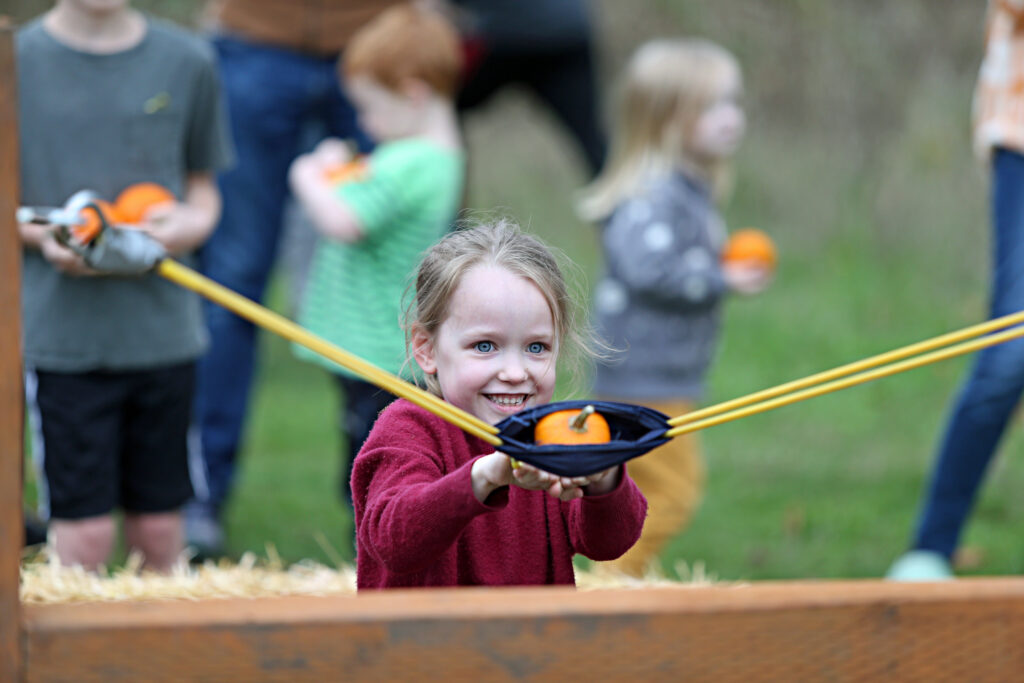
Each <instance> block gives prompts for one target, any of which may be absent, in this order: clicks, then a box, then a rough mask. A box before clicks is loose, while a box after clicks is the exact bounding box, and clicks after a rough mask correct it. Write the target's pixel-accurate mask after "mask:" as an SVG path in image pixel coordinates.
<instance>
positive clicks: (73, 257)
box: [39, 226, 99, 275]
mask: <svg viewBox="0 0 1024 683" xmlns="http://www.w3.org/2000/svg"><path fill="white" fill-rule="evenodd" d="M50 227H51V228H52V229H51V230H50V231H49V232H48V233H47V234H46V235H45V236H43V237H42V238H41V240H40V242H39V251H40V252H41V253H42V255H43V258H45V259H46V260H47V261H49V262H50V265H52V266H53V267H54V268H55V269H57V270H58V271H60V272H61V273H64V274H65V275H98V274H99V272H98V271H96V270H93V269H92V268H90V267H89V266H88V265H87V264H86V263H85V259H83V258H82V257H81V256H79V255H78V254H76V253H75V252H74V251H72V250H71V249H70V248H69V247H67V246H65V245H63V244H61V243H60V242H58V241H57V235H56V230H57V227H56V226H50Z"/></svg>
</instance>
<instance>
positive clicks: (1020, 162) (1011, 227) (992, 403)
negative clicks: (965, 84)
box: [914, 149, 1024, 557]
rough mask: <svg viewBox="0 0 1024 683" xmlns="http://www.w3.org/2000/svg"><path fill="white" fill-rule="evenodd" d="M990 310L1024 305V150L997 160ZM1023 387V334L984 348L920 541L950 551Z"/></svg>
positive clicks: (950, 436)
mask: <svg viewBox="0 0 1024 683" xmlns="http://www.w3.org/2000/svg"><path fill="white" fill-rule="evenodd" d="M991 211H992V225H993V230H994V235H993V243H992V248H993V272H992V281H991V285H990V286H991V301H990V315H991V317H998V316H1002V315H1006V314H1008V313H1013V312H1016V311H1019V310H1022V309H1024V156H1022V155H1021V154H1019V153H1017V152H1013V151H1010V150H1006V149H996V150H995V153H994V156H993V161H992V204H991ZM1022 391H1024V340H1020V339H1016V340H1013V341H1010V342H1005V343H1003V344H998V345H996V346H993V347H989V348H987V349H984V350H982V351H980V352H979V354H978V356H977V358H976V359H975V362H974V365H973V367H972V369H971V372H970V375H969V376H968V377H967V380H966V382H965V383H964V385H963V388H962V389H961V391H960V394H959V396H958V398H957V400H956V402H955V403H954V405H953V410H952V414H951V415H950V418H949V421H948V423H947V427H946V432H945V435H944V436H943V439H942V442H941V445H940V447H939V453H938V458H937V462H936V465H935V470H934V471H933V473H932V479H931V484H930V487H929V489H928V494H927V498H926V499H925V501H924V505H923V508H922V511H921V515H920V518H919V520H918V526H917V531H916V536H915V539H914V547H915V548H918V549H923V550H931V551H935V552H938V553H941V554H943V555H945V556H946V557H951V556H952V554H953V552H954V550H956V547H957V542H958V540H959V537H960V532H961V530H962V529H963V526H964V522H965V520H966V517H967V515H968V513H969V512H970V511H971V507H972V505H973V504H974V500H975V497H976V494H977V492H978V488H979V486H980V485H981V481H982V478H983V476H984V474H985V470H986V469H987V467H988V464H989V462H991V460H992V456H993V454H994V453H995V451H996V447H997V446H998V445H999V440H1000V438H1001V437H1002V435H1003V432H1004V430H1005V428H1006V424H1007V421H1008V420H1009V419H1010V416H1011V415H1012V413H1013V410H1014V408H1015V407H1016V405H1017V402H1018V401H1019V399H1020V396H1021V392H1022Z"/></svg>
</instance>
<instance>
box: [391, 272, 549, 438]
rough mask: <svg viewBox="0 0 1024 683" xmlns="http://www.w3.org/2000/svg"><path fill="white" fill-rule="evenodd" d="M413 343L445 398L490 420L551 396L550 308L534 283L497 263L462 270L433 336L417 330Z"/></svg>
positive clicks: (499, 418) (539, 403) (492, 422)
mask: <svg viewBox="0 0 1024 683" xmlns="http://www.w3.org/2000/svg"><path fill="white" fill-rule="evenodd" d="M411 341H412V348H413V356H414V357H415V359H416V362H417V364H418V365H419V366H420V368H422V369H423V371H424V372H426V373H428V374H434V373H436V374H437V380H438V382H439V383H440V385H441V395H442V396H443V398H444V399H445V400H446V401H448V402H449V403H451V404H452V405H454V406H457V407H459V408H462V409H463V410H465V411H467V412H469V413H472V414H473V415H476V416H477V417H479V418H480V419H482V420H484V421H486V422H488V423H490V424H494V423H497V422H500V421H501V420H503V419H505V418H506V417H508V416H509V415H512V414H513V413H517V412H519V411H521V410H525V409H526V408H529V407H531V406H535V405H541V404H544V403H548V402H549V401H550V400H551V397H552V395H553V394H554V391H555V358H556V356H557V352H558V343H557V339H556V338H555V327H554V322H553V319H552V315H551V309H550V307H549V306H548V303H547V301H546V300H545V299H544V295H543V294H542V293H541V291H540V289H539V288H538V287H537V286H536V285H535V284H534V283H533V282H531V281H530V280H527V279H526V278H524V277H521V276H519V275H516V274H515V273H513V272H511V271H510V270H508V269H507V268H504V267H502V266H496V265H490V264H488V265H477V266H474V267H472V268H471V269H470V270H468V271H466V273H465V274H463V276H462V279H461V281H460V282H459V285H458V287H456V289H455V292H454V293H453V295H452V298H451V301H450V302H449V304H448V317H447V318H446V319H445V321H444V322H443V323H441V325H440V327H438V329H437V331H436V334H435V335H434V337H433V338H431V337H430V335H429V334H427V333H426V331H424V330H422V329H417V330H414V331H413V333H412V340H411Z"/></svg>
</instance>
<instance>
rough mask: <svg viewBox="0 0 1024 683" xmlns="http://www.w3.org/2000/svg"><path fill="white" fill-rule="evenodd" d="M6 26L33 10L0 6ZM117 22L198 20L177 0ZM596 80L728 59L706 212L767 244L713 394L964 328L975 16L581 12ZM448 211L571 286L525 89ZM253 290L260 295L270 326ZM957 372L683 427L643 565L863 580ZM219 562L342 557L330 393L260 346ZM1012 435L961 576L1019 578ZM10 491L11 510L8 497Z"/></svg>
mask: <svg viewBox="0 0 1024 683" xmlns="http://www.w3.org/2000/svg"><path fill="white" fill-rule="evenodd" d="M3 4H4V9H3V10H0V11H2V12H5V13H8V14H10V15H12V16H13V17H14V19H15V20H16V21H25V20H27V19H29V18H31V17H33V16H35V15H37V14H39V13H40V12H42V11H44V10H45V9H46V8H47V7H49V6H50V3H48V2H39V1H36V0H31V1H30V0H5V2H4V3H3ZM134 4H135V5H136V6H137V7H140V8H142V9H145V10H147V11H150V12H153V13H154V14H158V15H162V16H165V17H168V18H170V19H173V20H175V21H178V22H180V23H182V24H185V25H191V26H196V25H197V24H198V16H199V12H200V10H201V7H202V2H201V1H200V0H148V1H142V0H139V1H137V2H135V3H134ZM592 7H593V14H594V20H595V24H596V26H595V30H596V38H597V46H598V53H599V54H598V59H599V66H600V70H601V74H602V88H603V93H604V95H605V97H606V98H607V97H609V96H611V94H612V90H613V85H614V82H615V77H616V75H617V74H618V72H619V71H620V69H621V67H622V65H623V64H624V62H625V59H626V58H627V56H628V55H629V54H630V52H631V51H632V50H633V49H634V48H635V47H636V46H637V45H639V44H640V43H642V42H643V41H645V40H648V39H650V38H653V37H659V36H669V35H703V36H706V37H709V38H711V39H713V40H715V41H717V42H719V43H721V44H722V45H724V46H725V47H727V48H728V49H730V50H731V51H733V52H734V53H735V54H736V55H737V56H738V57H739V59H740V62H741V64H742V66H743V70H744V76H745V81H746V99H745V102H744V104H745V107H746V110H747V114H748V119H749V131H748V135H747V138H746V141H745V142H744V144H743V146H742V148H741V149H740V152H739V154H738V156H737V158H736V184H735V191H734V193H733V195H732V197H731V198H730V200H729V201H728V203H727V204H726V205H725V206H724V210H723V211H724V215H725V217H726V220H727V223H728V225H729V227H730V228H731V229H734V228H739V227H746V226H755V227H758V228H760V229H762V230H764V231H766V232H768V233H769V234H770V235H771V236H772V237H773V239H774V240H775V241H776V243H777V246H778V248H779V252H780V265H779V270H778V272H777V276H776V282H775V284H774V285H773V287H772V288H770V289H769V290H768V291H767V292H766V293H765V294H763V295H761V296H759V297H756V298H753V299H749V300H742V299H734V300H731V301H730V302H728V303H727V305H726V321H725V326H724V344H723V346H722V349H721V353H720V355H719V358H718V360H717V362H716V365H715V367H714V370H713V372H712V375H711V378H710V394H709V396H708V397H707V399H706V401H705V403H713V402H717V401H720V400H725V399H728V398H732V397H735V396H738V395H741V394H745V393H748V392H751V391H755V390H758V389H762V388H765V387H767V386H771V385H775V384H778V383H781V382H784V381H788V380H791V379H795V378H798V377H802V376H805V375H808V374H811V373H814V372H817V371H820V370H825V369H828V368H831V367H834V366H837V365H841V364H844V363H847V362H850V361H853V360H857V359H860V358H862V357H865V356H869V355H873V354H875V353H879V352H882V351H886V350H889V349H891V348H895V347H898V346H902V345H905V344H909V343H911V342H915V341H918V340H921V339H924V338H927V337H931V336H935V335H937V334H941V333H943V332H946V331H949V330H952V329H955V328H959V327H963V326H965V325H969V324H973V323H975V322H979V321H980V320H982V319H984V317H985V315H986V306H985V296H986V293H985V288H986V279H987V272H988V267H987V258H988V256H987V254H988V248H989V222H988V214H987V208H986V205H987V201H986V198H987V192H988V189H987V174H986V172H985V170H984V169H983V168H982V167H981V166H980V165H979V163H978V162H977V161H976V160H975V159H973V158H972V155H971V151H970V135H969V121H970V97H971V92H972V89H973V86H974V80H975V77H976V75H977V68H978V63H979V60H980V57H981V49H982V33H983V18H984V10H985V3H984V2H981V1H980V0H978V1H975V2H954V0H903V1H902V2H898V3H893V2H883V1H881V0H856V1H855V0H815V1H813V2H810V1H806V0H761V1H760V2H757V3H751V2H745V1H743V0H717V1H716V2H714V3H708V2H701V1H700V0H635V2H630V3H621V2H615V1H614V0H600V1H599V2H594V3H593V4H592ZM466 134H467V143H468V148H469V153H470V155H469V156H470V171H469V174H470V175H469V192H468V202H467V203H468V206H469V207H471V208H474V209H495V208H497V209H500V210H502V211H504V212H506V213H508V214H510V215H512V216H514V217H515V218H517V219H518V220H519V221H520V222H521V223H523V224H524V225H525V226H527V227H528V228H529V229H531V230H533V231H535V232H537V233H539V234H540V235H541V236H543V237H544V238H545V239H547V240H548V241H549V242H550V243H552V244H554V245H556V246H558V247H560V248H561V249H563V250H564V251H565V252H567V253H568V254H569V255H570V256H571V257H572V258H573V259H574V260H576V261H577V262H578V263H579V264H580V266H581V268H582V271H583V273H584V274H585V276H586V278H587V283H588V286H589V284H590V283H593V282H594V278H595V275H596V274H597V273H598V271H599V269H600V264H599V262H598V249H597V239H596V233H595V230H594V228H593V227H591V226H589V225H586V224H584V223H582V222H580V221H579V220H578V219H577V218H576V217H575V216H574V214H573V211H572V201H573V197H574V193H575V192H576V191H577V190H578V189H579V188H580V187H581V186H582V184H583V183H584V182H585V181H586V172H585V170H584V164H583V160H582V158H581V157H580V156H579V155H578V153H577V151H576V148H575V147H574V146H573V145H572V144H571V143H570V141H569V139H568V138H567V137H566V136H565V135H564V134H563V131H562V130H561V129H560V128H559V127H558V126H557V124H556V123H555V122H554V120H553V119H552V118H551V115H550V114H549V113H548V112H547V111H544V110H542V109H540V108H539V107H538V106H537V105H536V103H535V102H534V101H532V100H531V99H530V98H529V97H527V96H526V95H525V94H524V93H521V92H516V91H510V92H505V93H503V94H501V95H500V96H499V97H498V98H497V99H495V100H494V101H493V102H492V103H490V104H489V105H488V106H487V107H486V108H484V109H483V110H480V111H477V112H474V113H473V114H472V115H471V116H470V117H469V118H468V119H467V128H466ZM287 300H288V295H287V283H286V282H285V280H284V277H283V276H280V277H278V278H277V281H276V285H275V288H274V295H273V300H272V302H271V303H272V305H273V306H275V307H276V308H279V309H280V310H283V311H287V309H288V306H287ZM967 362H968V361H967V360H964V359H959V360H953V361H945V362H942V363H940V364H935V365H931V366H928V367H925V368H922V369H919V370H914V371H911V372H908V373H903V374H899V375H896V376H894V377H891V378H887V379H882V380H879V381H876V382H873V383H871V384H868V385H864V386H861V387H856V388H852V389H847V390H844V391H841V392H839V393H836V394H831V395H829V396H826V397H822V398H817V399H813V400H810V401H806V402H802V403H799V404H796V405H794V406H790V407H787V408H782V409H780V410H776V411H771V412H768V413H765V414H762V415H758V416H755V417H751V418H747V419H744V420H740V421H736V422H731V423H728V424H725V425H721V426H718V427H713V428H711V429H708V430H706V431H705V432H703V433H702V440H703V446H704V450H705V454H706V458H707V463H708V469H709V479H708V487H707V494H706V498H705V500H704V502H703V505H702V507H701V509H700V511H699V512H698V514H697V517H696V518H695V520H694V522H693V524H692V526H691V527H690V528H689V530H688V531H686V532H685V533H684V534H682V535H681V536H679V537H678V538H677V539H676V540H675V541H674V543H673V544H672V545H671V546H670V548H669V549H668V551H667V552H666V554H665V557H664V566H665V569H666V571H668V572H669V573H670V574H673V575H674V573H675V572H676V571H680V572H682V573H683V574H685V573H686V571H687V570H688V569H687V568H689V569H690V570H692V569H693V568H694V567H699V566H702V567H703V568H704V569H705V570H706V571H707V572H708V573H709V574H711V575H713V576H715V577H717V578H719V579H722V580H741V579H796V578H812V577H813V578H835V577H876V576H881V575H882V574H883V573H884V572H885V570H886V568H887V567H888V565H889V563H890V562H891V560H892V559H893V558H895V557H896V556H897V555H898V554H900V553H901V552H902V551H903V550H904V549H905V544H906V543H907V541H908V538H909V534H910V531H911V526H912V524H913V522H914V518H915V514H916V509H917V505H918V501H919V498H920V494H921V487H922V485H923V482H924V478H925V477H926V475H927V473H928V471H929V468H930V465H931V460H932V453H933V448H934V446H935V443H936V441H937V439H938V437H939V432H940V429H941V427H942V425H943V423H944V420H945V415H946V411H947V408H948V403H949V401H950V399H951V397H952V395H953V393H954V392H955V390H956V388H957V386H958V384H959V381H960V379H961V377H962V374H963V370H964V368H965V364H966V363H967ZM258 386H259V388H258V392H257V394H256V396H255V402H254V407H253V413H252V418H251V420H250V429H249V432H248V434H247V437H246V450H245V453H244V454H243V456H242V459H241V467H242V471H241V473H240V481H239V482H238V486H237V489H236V491H235V496H234V499H233V501H232V502H231V504H230V508H229V510H228V516H227V532H228V536H229V540H228V547H229V550H230V553H231V555H232V556H235V557H237V556H239V555H240V554H241V553H242V552H244V551H246V550H253V551H256V552H257V553H259V554H261V555H262V554H264V553H265V552H266V548H267V545H268V544H270V545H272V546H273V547H274V548H275V549H276V552H277V553H279V554H280V556H281V557H282V558H283V559H284V560H285V561H288V562H291V561H297V560H299V559H302V558H312V559H316V560H318V561H321V562H325V563H333V562H339V561H345V560H349V559H351V552H350V551H349V550H348V548H347V538H348V533H349V532H348V531H347V525H348V524H349V520H348V512H347V511H346V510H345V509H343V508H342V506H341V505H340V503H339V502H338V499H337V496H336V494H335V481H336V476H337V468H338V458H337V457H336V452H337V449H338V445H337V435H336V430H335V422H336V418H335V415H336V405H335V395H334V392H333V391H332V387H331V386H330V385H329V380H328V378H327V376H326V375H325V373H323V372H322V371H320V370H319V369H318V368H315V367H312V366H310V365H307V364H304V363H302V362H300V361H298V360H296V359H294V358H293V357H292V356H291V354H290V352H289V350H288V349H287V348H286V345H285V343H284V342H282V341H280V340H278V339H276V338H271V337H269V336H268V335H265V336H264V345H263V353H262V366H261V381H260V383H259V385H258ZM1022 450H1024V442H1022V440H1021V436H1020V429H1016V428H1014V429H1011V431H1010V432H1009V434H1008V436H1007V438H1006V440H1005V442H1004V444H1003V447H1002V451H1001V455H1000V456H999V458H998V459H997V460H996V462H995V463H994V466H993V468H992V470H991V471H990V473H989V477H988V482H987V484H986V485H985V487H984V488H983V490H982V495H981V499H980V501H979V503H978V507H977V509H976V511H975V513H974V515H973V516H972V517H971V521H970V524H969V526H968V528H967V532H966V535H965V537H964V542H963V548H962V550H961V552H960V554H959V556H958V558H957V562H958V566H959V570H960V572H961V573H964V574H1015V573H1021V572H1022V571H1024V534H1022V533H1021V531H1020V530H1021V528H1022V524H1021V523H1022V521H1024V496H1021V495H1020V491H1021V490H1024V458H1021V457H1020V456H1021V452H1022ZM33 495H34V493H33V487H32V484H31V482H29V487H28V491H27V496H28V497H29V499H30V501H31V499H32V496H33Z"/></svg>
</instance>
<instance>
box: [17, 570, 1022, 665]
mask: <svg viewBox="0 0 1024 683" xmlns="http://www.w3.org/2000/svg"><path fill="white" fill-rule="evenodd" d="M23 610H24V619H25V622H24V625H25V634H26V654H25V657H26V665H25V668H26V675H27V680H28V681H56V680H74V681H83V682H85V681H110V680H126V681H127V680H146V681H162V680H167V681H180V680H246V681H324V680H341V679H345V680H392V679H402V680H421V679H426V680H436V679H442V678H443V679H451V678H455V679H460V680H461V679H469V680H512V679H522V678H530V679H544V680H547V679H562V680H569V679H573V678H578V677H581V676H582V677H587V678H595V679H601V680H619V679H622V680H645V679H659V680H677V679H678V680H714V681H750V680H766V679H770V680H791V681H795V680H833V681H847V680H875V679H880V680H939V679H948V680H971V681H1005V680H1012V679H1015V678H1017V677H1019V676H1020V672H1022V671H1024V580H1022V579H1018V578H1007V579H964V580H959V581H955V582H949V583H944V584H896V583H888V582H883V581H835V582H780V583H763V584H750V585H742V586H710V587H693V588H685V587H684V588H678V589H676V588H673V589H638V590H608V591H597V592H585V591H574V590H571V589H565V588H519V589H497V588H494V589H486V588H481V589H446V590H418V591H409V590H406V591H387V592H379V593H370V594H362V595H358V596H351V597H330V598H326V597H325V598H316V597H297V598H264V599H254V600H208V601H203V602H195V603H182V602H177V603H141V602H126V603H108V604H100V605H97V604H93V605H25V606H24V608H23Z"/></svg>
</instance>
